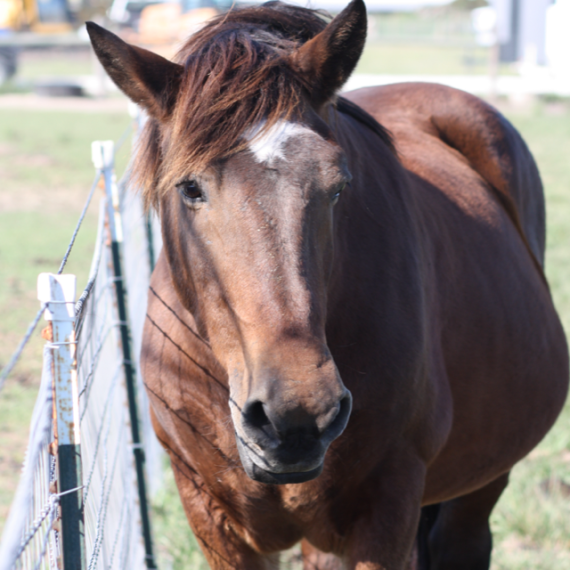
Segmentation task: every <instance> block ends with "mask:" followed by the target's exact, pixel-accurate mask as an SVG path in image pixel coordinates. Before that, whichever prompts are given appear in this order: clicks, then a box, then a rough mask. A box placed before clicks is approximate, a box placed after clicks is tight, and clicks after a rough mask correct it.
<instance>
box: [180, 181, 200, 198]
mask: <svg viewBox="0 0 570 570" xmlns="http://www.w3.org/2000/svg"><path fill="white" fill-rule="evenodd" d="M176 188H178V190H179V192H180V193H181V194H182V197H183V198H184V199H185V200H186V201H188V202H190V203H191V204H197V203H199V202H203V201H204V194H203V193H202V190H201V188H200V186H199V185H198V183H197V182H196V181H195V180H185V181H184V182H180V183H179V184H177V185H176Z"/></svg>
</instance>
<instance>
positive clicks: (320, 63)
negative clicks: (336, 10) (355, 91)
mask: <svg viewBox="0 0 570 570" xmlns="http://www.w3.org/2000/svg"><path fill="white" fill-rule="evenodd" d="M366 30H367V19H366V6H365V5H364V1H363V0H352V1H351V3H350V4H349V5H348V6H347V7H346V8H345V9H344V10H343V11H342V12H341V13H340V14H338V16H336V17H335V18H334V19H333V20H332V22H331V23H330V24H329V25H328V26H327V27H326V28H325V29H324V30H323V31H322V32H320V33H319V34H317V35H316V36H315V37H314V38H313V39H311V40H309V41H308V42H307V43H306V44H304V45H302V46H301V47H300V48H299V49H298V50H297V51H296V52H294V53H293V55H292V58H291V63H292V65H293V67H294V68H296V69H297V71H298V72H299V73H300V74H301V76H302V77H303V79H304V83H305V84H306V85H307V87H308V89H309V94H310V97H311V99H312V101H311V102H312V103H313V104H314V105H315V106H316V107H320V106H322V105H323V104H324V103H326V102H327V101H329V100H330V99H331V98H332V97H333V96H334V94H335V93H336V92H337V91H338V90H339V89H340V88H341V87H342V86H343V85H344V83H345V82H346V80H347V79H348V78H349V77H350V74H351V73H352V72H353V71H354V68H355V67H356V64H357V63H358V60H359V59H360V55H361V54H362V50H363V49H364V42H365V41H366Z"/></svg>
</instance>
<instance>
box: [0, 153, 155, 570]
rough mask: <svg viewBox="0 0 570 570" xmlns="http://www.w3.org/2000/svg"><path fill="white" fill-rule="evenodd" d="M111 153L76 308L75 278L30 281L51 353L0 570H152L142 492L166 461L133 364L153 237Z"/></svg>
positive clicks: (101, 159)
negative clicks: (89, 260) (35, 286)
mask: <svg viewBox="0 0 570 570" xmlns="http://www.w3.org/2000/svg"><path fill="white" fill-rule="evenodd" d="M114 154H115V148H114V145H113V143H111V142H103V143H94V145H93V157H94V162H95V163H96V169H97V172H96V181H97V183H98V184H99V185H101V182H102V183H103V184H102V185H103V186H104V189H105V195H104V197H103V198H102V199H101V203H100V211H99V222H98V231H97V238H96V241H95V247H94V255H93V260H92V265H91V270H90V275H89V280H88V283H87V286H86V288H85V289H84V291H83V292H82V294H81V296H80V298H79V300H78V301H77V302H75V277H74V276H71V275H59V274H57V275H56V274H42V275H41V276H40V277H39V280H38V290H39V291H38V292H39V298H40V301H41V308H42V310H45V316H46V319H48V327H46V329H45V330H44V337H45V338H46V339H47V341H48V342H47V344H46V346H45V349H44V364H43V374H42V380H41V385H40V390H39V394H38V398H37V402H36V406H35V409H34V413H33V417H32V421H31V429H30V440H29V445H28V451H27V454H26V460H25V464H24V467H23V471H22V476H21V479H20V482H19V486H18V490H17V492H16V495H15V497H14V500H13V503H12V508H11V511H10V515H9V518H8V521H7V523H6V526H5V530H4V533H3V536H2V542H1V544H0V570H12V569H18V570H19V569H25V570H29V569H33V570H48V569H49V570H56V569H64V570H124V569H127V568H128V569H131V568H145V567H146V568H156V563H155V560H154V552H153V543H152V535H151V528H150V517H149V506H148V492H147V485H148V482H149V481H150V482H151V485H150V487H151V489H154V490H156V488H157V487H158V486H159V485H160V480H161V464H162V461H161V453H162V452H161V449H160V446H159V444H158V442H157V440H156V438H155V436H154V434H153V432H152V428H151V425H150V418H149V413H148V403H147V402H146V397H145V394H144V391H143V390H142V379H141V378H140V374H139V372H138V369H137V368H138V367H137V366H136V362H138V356H139V353H140V347H141V338H142V325H143V323H144V315H145V308H146V294H147V290H148V284H149V279H150V274H151V271H152V264H153V260H154V255H155V252H158V250H159V249H160V246H161V244H160V238H159V233H160V232H159V231H158V227H157V221H156V219H155V220H149V219H148V218H147V216H146V215H145V213H144V211H143V208H142V205H141V203H140V199H139V198H138V196H137V195H136V194H135V193H133V192H131V190H130V188H129V187H128V184H127V183H126V182H122V183H120V184H117V183H116V180H115V175H114V164H113V159H114ZM92 190H93V189H92ZM92 195H93V191H92V192H90V197H89V200H90V199H91V197H92ZM83 215H84V214H83ZM78 228H79V225H78ZM77 231H78V229H77V230H76V232H74V236H73V238H72V240H71V243H70V247H69V248H68V251H67V253H66V256H67V255H69V251H70V249H71V247H72V245H73V240H74V239H75V236H76V234H77ZM149 240H150V241H149ZM151 246H152V247H151ZM61 269H63V265H62V267H61ZM127 293H128V294H127ZM130 315H132V318H131V317H130ZM38 320H39V319H36V321H35V322H36V324H37V321H38ZM30 331H33V327H30ZM30 331H29V333H30ZM30 334H31V333H30ZM30 334H28V335H27V336H28V337H29V336H30ZM24 346H25V342H23V343H22V344H21V346H20V347H19V349H18V350H19V354H21V353H22V350H23V347H24ZM18 356H19V355H17V357H18ZM17 357H16V358H15V359H13V360H14V362H15V360H17ZM8 373H9V370H8V371H7V372H6V373H5V374H4V375H3V378H5V377H7V375H8ZM145 459H150V461H145Z"/></svg>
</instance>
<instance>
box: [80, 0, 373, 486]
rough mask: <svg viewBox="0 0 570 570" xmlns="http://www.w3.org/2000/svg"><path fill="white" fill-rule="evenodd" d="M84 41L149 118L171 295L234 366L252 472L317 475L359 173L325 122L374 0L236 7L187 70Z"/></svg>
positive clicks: (337, 421)
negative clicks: (342, 249) (338, 271)
mask: <svg viewBox="0 0 570 570" xmlns="http://www.w3.org/2000/svg"><path fill="white" fill-rule="evenodd" d="M89 32H90V35H91V39H92V41H93V45H94V48H95V51H96V53H97V55H98V57H99V59H100V60H101V62H102V63H103V65H104V66H105V68H106V70H107V71H108V73H109V75H110V76H111V77H112V78H113V80H114V81H115V82H116V83H117V85H118V86H119V87H120V88H121V89H122V90H123V91H124V92H125V93H126V94H127V95H128V96H129V97H130V98H131V99H132V100H133V101H135V102H137V103H139V104H141V105H142V106H143V107H145V108H146V110H147V111H148V114H149V116H150V119H149V122H148V124H147V126H146V132H145V133H144V134H143V138H142V142H141V144H140V149H139V153H138V156H137V157H136V159H135V162H134V166H133V168H134V169H135V174H136V175H138V179H139V181H140V183H141V184H142V185H143V188H144V192H145V195H146V197H147V199H148V200H149V202H152V203H154V204H155V205H157V206H158V207H159V209H160V212H161V219H162V227H163V237H164V247H165V251H166V255H167V259H168V262H169V266H170V272H171V276H172V281H173V283H174V286H175V288H176V291H177V293H178V295H179V297H180V299H181V301H182V303H183V304H184V305H185V306H186V307H187V308H188V309H189V310H190V311H191V312H192V313H193V314H194V316H195V318H196V321H197V323H198V326H199V327H200V332H201V333H202V334H203V335H205V336H207V338H208V339H209V341H210V344H211V346H212V350H213V352H214V354H215V356H216V357H217V358H218V360H219V361H220V362H221V363H222V365H223V366H224V367H225V369H226V370H227V374H228V378H229V386H230V409H231V414H232V420H233V424H234V429H235V433H236V439H237V445H238V449H239V453H240V457H241V460H242V463H243V465H244V467H245V470H246V472H247V473H248V475H249V476H250V477H252V478H253V479H255V480H258V481H263V482H268V483H296V482H302V481H308V480H310V479H312V478H314V477H316V476H317V475H319V474H320V472H321V470H322V466H323V461H324V456H325V452H326V450H327V448H328V446H329V444H330V443H331V442H332V441H333V440H334V439H335V438H336V437H338V436H339V435H340V434H341V433H342V431H343V430H344V428H345V426H346V424H347V422H348V417H349V415H350V410H351V395H350V392H349V391H348V390H347V389H346V388H345V386H344V385H343V383H342V380H341V378H340V376H339V373H338V370H337V368H336V366H335V363H334V361H333V358H332V356H331V353H330V351H329V349H328V347H327V340H326V337H325V321H326V317H327V315H326V312H327V292H328V284H329V279H330V275H331V269H332V262H333V211H334V208H335V204H336V202H337V201H338V200H339V198H340V195H341V192H342V190H343V189H344V188H345V186H346V184H347V183H348V182H349V180H350V178H351V175H350V173H349V171H348V168H347V163H346V159H345V157H344V154H343V151H342V150H341V148H340V147H339V146H338V144H337V143H336V142H335V139H334V136H333V133H332V131H331V129H330V128H329V126H328V125H327V122H326V120H325V119H326V117H327V116H328V112H329V109H328V108H329V106H330V102H331V101H332V100H333V99H334V95H335V92H336V91H337V90H338V89H339V88H340V87H341V86H342V84H343V83H344V82H345V81H346V79H347V78H348V76H349V75H350V73H351V72H352V70H353V69H354V67H355V65H356V63H357V61H358V58H359V56H360V53H361V51H362V47H363V44H364V38H365V36H366V13H365V8H364V4H363V2H362V0H353V1H352V3H351V4H350V5H349V6H348V7H347V8H346V9H345V10H344V11H343V12H342V13H341V14H339V15H338V16H337V17H336V18H334V19H333V20H332V22H330V23H329V24H328V25H326V23H325V22H324V20H323V19H322V18H321V17H320V16H319V15H317V14H316V13H315V12H312V11H310V10H306V9H301V8H292V7H289V6H285V5H283V4H279V3H271V4H269V5H264V6H262V7H258V8H250V9H244V10H238V11H235V12H230V13H229V14H226V15H223V16H220V17H219V18H217V19H216V20H214V21H213V22H212V23H210V24H209V25H207V26H206V27H205V28H204V29H203V30H201V31H200V32H198V33H197V34H196V35H195V36H193V37H192V38H191V39H190V40H189V41H188V43H187V44H186V46H185V47H184V48H183V49H182V50H181V52H180V53H179V55H178V58H177V62H178V63H173V62H169V61H167V60H165V59H163V58H161V57H159V56H158V55H155V54H152V53H150V52H147V51H145V50H142V49H140V48H136V47H133V46H130V45H128V44H125V43H124V42H123V41H122V40H120V39H118V38H117V37H116V36H114V35H113V34H110V33H109V32H106V31H105V30H103V29H102V28H99V27H98V26H95V25H94V24H91V25H89Z"/></svg>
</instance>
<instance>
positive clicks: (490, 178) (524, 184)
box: [346, 83, 545, 265]
mask: <svg viewBox="0 0 570 570" xmlns="http://www.w3.org/2000/svg"><path fill="white" fill-rule="evenodd" d="M346 96H347V98H349V99H351V100H352V101H354V102H355V103H357V104H359V105H360V106H362V107H363V108H364V109H366V111H368V112H369V113H370V114H371V115H372V116H373V117H375V118H376V119H377V120H378V121H379V122H380V123H381V124H382V125H383V126H385V127H387V128H388V129H389V130H390V131H391V132H392V133H393V135H394V138H395V142H396V147H397V149H398V152H399V153H400V154H401V155H403V158H404V163H406V162H409V163H410V164H409V165H408V164H406V166H407V167H408V168H410V169H411V170H412V171H414V170H419V172H416V173H417V174H419V175H420V176H422V174H424V172H422V169H421V168H420V169H416V168H414V159H415V157H414V156H408V157H406V156H405V155H406V152H407V150H408V148H407V147H410V150H411V148H412V147H413V145H411V146H410V145H407V144H406V139H408V140H413V139H415V141H417V136H418V135H425V136H427V137H430V138H433V139H437V140H438V141H441V142H442V143H443V144H444V145H445V147H447V148H446V151H448V152H451V153H453V154H455V155H456V157H457V158H460V159H461V160H463V161H466V162H467V163H468V166H469V167H470V168H471V169H472V170H473V171H475V172H476V173H478V175H480V176H481V178H482V179H483V180H484V181H485V182H486V183H487V184H488V186H489V189H490V190H491V192H492V193H493V194H494V195H495V196H496V197H497V199H498V200H499V201H500V202H501V205H502V207H503V208H504V209H505V210H506V211H507V214H508V215H509V217H510V218H511V219H512V220H513V222H514V224H515V225H517V226H519V229H520V231H521V233H522V234H523V235H524V237H523V239H526V240H527V242H528V246H529V247H530V249H531V251H532V254H533V256H534V257H535V258H536V260H537V261H538V262H539V263H540V264H541V265H542V264H543V263H544V249H545V208H544V194H543V190H542V183H541V180H540V175H539V173H538V169H537V167H536V163H535V161H534V159H533V157H532V155H531V153H530V151H529V150H528V148H527V146H526V144H525V142H524V141H523V139H522V138H521V136H520V135H519V133H518V132H517V131H516V130H515V128H514V127H513V126H512V125H511V124H510V123H509V122H508V121H507V120H506V119H505V118H504V117H503V116H502V115H501V114H500V113H499V112H498V111H497V110H496V109H494V108H493V107H491V106H490V105H488V104H487V103H485V102H484V101H482V100H481V99H479V98H477V97H474V96H473V95H470V94H468V93H465V92H463V91H459V90H457V89H453V88H451V87H446V86H444V85H438V84H431V83H402V84H395V85H388V86H382V87H371V88H365V89H360V90H358V91H354V92H351V93H349V94H347V95H346ZM415 141H414V142H415ZM411 152H412V153H413V152H414V151H413V150H411ZM426 156H429V151H428V153H427V155H426ZM406 159H408V160H406Z"/></svg>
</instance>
